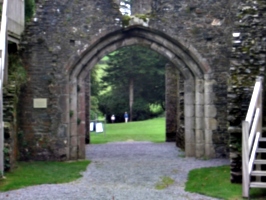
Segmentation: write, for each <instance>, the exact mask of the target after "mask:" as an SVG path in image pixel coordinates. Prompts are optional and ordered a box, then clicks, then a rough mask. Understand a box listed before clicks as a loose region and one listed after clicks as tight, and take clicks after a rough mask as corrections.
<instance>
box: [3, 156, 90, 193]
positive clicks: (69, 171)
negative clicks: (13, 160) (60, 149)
mask: <svg viewBox="0 0 266 200" xmlns="http://www.w3.org/2000/svg"><path fill="white" fill-rule="evenodd" d="M89 163H90V161H88V160H83V161H75V162H37V161H36V162H19V163H18V164H17V168H15V169H14V170H13V171H12V172H7V173H6V174H5V177H6V178H5V179H0V191H8V190H14V189H19V188H23V187H27V186H32V185H40V184H55V183H67V182H71V181H74V180H76V179H78V178H80V177H81V172H82V171H85V170H86V168H87V166H88V164H89Z"/></svg>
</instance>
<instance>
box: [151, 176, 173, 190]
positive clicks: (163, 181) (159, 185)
mask: <svg viewBox="0 0 266 200" xmlns="http://www.w3.org/2000/svg"><path fill="white" fill-rule="evenodd" d="M174 182H175V180H174V179H172V178H170V177H168V176H164V177H161V180H160V182H158V183H157V184H156V185H155V189H157V190H163V189H165V188H167V187H168V186H170V185H172V184H174Z"/></svg>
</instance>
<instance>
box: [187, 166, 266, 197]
mask: <svg viewBox="0 0 266 200" xmlns="http://www.w3.org/2000/svg"><path fill="white" fill-rule="evenodd" d="M185 190H186V191H188V192H195V193H200V194H203V195H207V196H211V197H216V198H220V199H225V200H242V199H243V198H242V185H241V184H232V183H231V182H230V166H219V167H209V168H201V169H194V170H191V171H190V172H189V174H188V181H187V183H186V187H185ZM265 196H266V190H265V189H257V188H256V189H255V188H254V189H253V188H252V189H251V190H250V197H251V199H252V200H262V199H265Z"/></svg>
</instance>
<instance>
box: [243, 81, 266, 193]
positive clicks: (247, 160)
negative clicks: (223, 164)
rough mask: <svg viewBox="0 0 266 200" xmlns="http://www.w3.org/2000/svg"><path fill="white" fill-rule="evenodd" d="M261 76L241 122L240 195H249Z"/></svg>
mask: <svg viewBox="0 0 266 200" xmlns="http://www.w3.org/2000/svg"><path fill="white" fill-rule="evenodd" d="M262 90H263V78H262V77H257V80H256V83H255V86H254V89H253V93H252V97H251V101H250V104H249V108H248V113H247V116H246V119H245V121H243V122H242V196H243V197H249V187H250V174H251V171H252V168H253V164H254V160H255V155H256V151H257V148H258V143H259V138H260V137H261V131H262Z"/></svg>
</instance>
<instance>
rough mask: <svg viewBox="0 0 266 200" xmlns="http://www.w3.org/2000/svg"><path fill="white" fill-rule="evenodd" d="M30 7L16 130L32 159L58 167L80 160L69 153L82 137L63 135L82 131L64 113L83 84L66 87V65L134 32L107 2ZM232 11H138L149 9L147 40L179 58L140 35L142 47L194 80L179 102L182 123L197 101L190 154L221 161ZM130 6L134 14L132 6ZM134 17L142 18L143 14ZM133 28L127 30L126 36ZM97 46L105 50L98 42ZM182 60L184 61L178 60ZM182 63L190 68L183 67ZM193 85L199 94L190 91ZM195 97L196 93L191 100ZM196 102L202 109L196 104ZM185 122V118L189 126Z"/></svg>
mask: <svg viewBox="0 0 266 200" xmlns="http://www.w3.org/2000/svg"><path fill="white" fill-rule="evenodd" d="M138 2H139V1H136V3H138ZM36 3H37V11H36V15H35V16H34V18H33V20H32V21H31V22H29V23H27V25H26V30H25V34H24V36H23V40H22V44H21V48H22V55H23V59H24V64H25V67H26V69H27V71H28V75H29V78H28V83H27V87H26V89H25V90H24V92H23V96H22V101H21V104H20V106H21V109H22V110H23V113H22V117H21V119H22V124H21V128H22V129H23V132H24V134H25V140H27V141H28V144H29V146H30V148H29V152H30V155H31V158H32V159H37V160H40V159H50V160H54V159H56V160H64V159H68V158H75V155H74V154H76V155H77V157H76V158H78V155H82V153H81V154H79V152H76V151H79V150H80V147H79V146H75V145H76V144H77V143H78V140H82V137H78V136H76V135H73V137H72V136H71V137H70V135H69V133H70V132H71V131H72V132H73V131H75V130H81V131H83V129H84V127H83V128H81V127H82V126H83V123H85V121H86V120H83V121H81V125H79V124H77V122H76V121H75V120H76V119H77V118H78V115H82V116H83V115H84V113H79V111H78V110H73V118H71V119H70V117H69V115H70V113H69V112H70V111H71V110H70V107H69V106H72V107H75V106H76V107H78V105H76V103H74V102H78V101H77V99H76V98H77V96H73V95H72V96H69V94H70V93H73V94H76V93H77V91H74V90H77V87H76V85H77V84H79V86H82V87H83V86H84V87H85V84H83V83H82V82H81V83H77V81H79V80H78V79H76V78H75V77H74V78H73V79H71V82H70V81H69V80H70V78H69V76H70V74H75V73H78V71H77V68H72V66H71V64H73V63H75V62H76V63H78V62H83V61H85V60H86V56H88V54H86V52H93V51H95V52H96V53H95V55H96V57H97V56H99V57H101V56H102V55H103V54H104V52H106V53H108V50H107V49H106V51H105V49H104V48H103V51H102V52H100V50H99V49H96V48H95V49H93V48H94V46H96V45H97V44H99V43H100V42H101V41H106V43H107V42H108V41H107V40H106V36H107V35H108V34H109V35H108V36H110V37H111V36H112V33H117V34H124V35H125V37H126V36H127V35H126V34H127V33H128V37H129V36H130V34H133V32H130V31H128V32H126V30H129V28H130V27H127V28H128V29H125V27H124V25H123V24H122V21H123V17H122V15H121V13H120V12H119V7H118V6H117V4H116V3H115V1H112V0H101V1H94V0H86V1H85V0H77V1H72V0H60V1H59V0H46V1H41V0H39V1H37V2H36ZM236 5H237V1H235V0H234V1H233V0H224V1H220V0H214V1H212V2H211V3H210V1H209V0H201V1H196V0H191V1H187V0H180V1H176V0H151V1H150V4H149V5H146V4H145V5H144V7H145V8H151V12H150V13H148V14H147V15H146V17H147V18H149V20H148V28H147V30H149V31H150V32H149V33H152V34H153V33H154V39H157V38H158V37H159V36H161V37H164V39H165V40H159V39H158V40H157V41H160V42H161V44H160V45H161V46H164V47H166V46H167V45H165V44H166V43H165V42H166V41H167V42H168V41H171V42H172V43H171V44H169V45H168V46H167V47H168V48H169V49H171V48H172V47H171V46H173V47H174V46H180V47H182V48H180V54H179V56H177V57H175V58H174V57H173V60H171V59H170V58H171V55H173V54H175V55H178V53H177V52H170V51H169V52H168V51H167V52H166V51H162V50H161V46H158V47H155V45H153V46H152V45H151V44H148V41H149V40H151V39H150V38H149V39H147V38H148V37H149V35H148V34H147V35H143V36H142V37H143V40H144V39H145V41H147V42H146V45H150V46H149V47H150V48H155V49H157V50H158V51H160V52H161V53H162V54H163V53H164V54H165V56H168V58H169V59H170V61H171V62H175V61H177V60H178V59H181V62H180V64H179V65H177V64H176V65H177V66H176V67H178V68H179V70H181V73H180V74H181V76H186V75H188V74H191V75H192V76H194V80H192V79H191V80H189V81H190V82H189V83H190V84H191V85H189V84H188V78H187V77H183V78H184V79H185V83H186V86H184V90H185V91H187V92H188V93H189V95H191V96H189V95H186V98H185V104H186V105H187V106H186V108H187V109H185V111H186V113H185V115H186V116H189V115H190V112H191V111H192V110H189V109H188V108H189V106H188V104H187V103H188V102H189V103H191V105H192V104H193V105H194V104H195V102H194V100H193V99H190V97H191V98H192V97H193V98H196V100H195V101H197V102H196V103H198V104H195V105H196V106H195V110H196V111H193V113H194V112H196V113H197V114H196V115H197V116H195V115H194V114H192V117H195V118H197V124H198V125H197V127H195V128H196V129H195V128H194V124H193V120H191V121H190V123H187V124H186V125H185V126H186V127H185V128H186V129H187V130H188V129H189V130H191V133H190V134H191V137H192V138H191V143H192V144H194V142H195V140H196V139H197V141H199V142H198V144H197V145H198V147H197V148H199V149H201V151H200V154H198V156H202V155H206V156H207V157H226V156H227V154H228V140H229V135H228V132H227V120H226V119H227V80H228V76H229V59H228V58H229V57H230V50H231V48H230V47H231V33H232V28H233V20H232V16H234V13H235V10H234V9H235V6H236ZM133 7H134V8H138V5H136V6H135V5H133ZM142 8H143V7H142ZM217 11H219V12H217ZM135 12H136V13H143V10H140V11H139V12H138V11H137V10H136V11H135ZM135 26H136V24H135ZM133 28H134V25H133V26H132V30H134V29H133ZM137 31H139V30H137ZM155 35H156V37H155ZM114 37H115V36H114ZM130 41H133V40H130ZM137 41H138V40H136V43H135V44H140V45H141V44H143V45H144V42H143V43H142V42H139V43H138V42H137ZM129 43H130V42H129ZM123 44H124V43H123V41H121V42H117V43H116V44H115V45H114V46H112V47H110V49H111V48H113V50H115V47H116V48H118V47H119V45H120V47H121V46H122V45H123ZM158 44H159V42H158ZM158 44H157V45H158ZM101 45H104V42H103V43H101ZM97 48H100V47H99V46H98V47H97ZM97 51H99V52H98V54H97ZM186 56H187V57H189V59H185V57H186ZM97 59H98V58H97ZM99 59H100V58H99ZM184 63H185V64H186V65H187V66H191V67H190V68H187V67H185V68H184V67H182V64H184ZM195 63H196V64H195ZM87 64H88V63H86V62H84V63H80V64H79V65H80V68H85V67H86V65H87ZM196 65H198V66H200V67H198V66H196ZM197 67H198V68H197ZM199 69H200V70H199ZM87 71H89V69H88V70H87ZM185 72H187V73H185ZM78 76H79V74H77V77H78ZM195 77H196V78H195ZM196 79H197V80H196ZM69 85H70V86H69ZM194 85H198V87H196V88H194ZM66 86H69V87H66ZM204 86H205V87H204ZM193 88H194V89H193ZM204 88H205V89H204ZM81 89H83V88H81ZM194 90H196V91H197V92H196V97H195V96H193V92H195V91H194ZM80 95H84V93H80ZM204 96H205V97H204ZM35 98H44V99H47V102H48V104H47V108H33V100H34V99H35ZM69 98H70V101H68V99H69ZM204 99H206V101H205V100H204ZM203 101H205V104H202V102H203ZM79 103H82V102H79ZM79 103H77V104H79ZM86 105H87V104H86ZM191 109H193V107H191ZM192 117H191V119H194V118H192ZM69 121H71V122H70V123H69ZM186 121H188V120H186ZM70 124H71V125H70ZM200 124H201V125H200ZM203 129H204V131H202V130H203ZM195 130H197V131H196V133H195V132H194V131H195ZM195 138H196V139H195ZM70 143H71V144H73V145H74V144H75V145H74V146H75V147H74V146H73V145H72V146H73V148H72V147H70V146H71V145H70ZM69 148H72V150H73V151H72V150H70V149H69ZM189 148H190V147H189ZM187 150H188V151H189V150H190V149H187ZM191 151H194V150H191ZM70 152H72V153H70ZM191 155H192V154H191Z"/></svg>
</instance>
